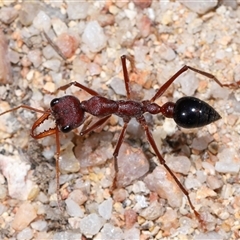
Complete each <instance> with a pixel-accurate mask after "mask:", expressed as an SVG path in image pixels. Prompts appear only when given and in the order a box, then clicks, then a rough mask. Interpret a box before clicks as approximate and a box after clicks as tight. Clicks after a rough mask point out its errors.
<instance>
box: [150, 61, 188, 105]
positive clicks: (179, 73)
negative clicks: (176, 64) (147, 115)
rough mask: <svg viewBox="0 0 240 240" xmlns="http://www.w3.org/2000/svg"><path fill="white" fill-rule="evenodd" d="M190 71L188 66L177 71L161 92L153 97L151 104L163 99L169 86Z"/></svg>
mask: <svg viewBox="0 0 240 240" xmlns="http://www.w3.org/2000/svg"><path fill="white" fill-rule="evenodd" d="M187 70H188V66H186V65H185V66H183V67H182V68H181V69H180V70H179V71H177V72H176V73H175V74H174V75H173V76H172V77H171V78H170V79H169V80H168V81H167V82H165V83H164V84H163V85H162V86H161V87H160V88H159V90H158V91H157V92H156V94H155V95H154V96H153V98H152V99H151V100H150V102H154V101H155V100H156V99H158V98H159V97H161V96H162V95H163V93H164V92H165V91H166V90H167V89H168V88H169V86H170V85H171V84H172V83H173V82H174V81H175V80H176V79H177V78H178V77H179V76H180V75H181V74H182V73H184V72H186V71H187Z"/></svg>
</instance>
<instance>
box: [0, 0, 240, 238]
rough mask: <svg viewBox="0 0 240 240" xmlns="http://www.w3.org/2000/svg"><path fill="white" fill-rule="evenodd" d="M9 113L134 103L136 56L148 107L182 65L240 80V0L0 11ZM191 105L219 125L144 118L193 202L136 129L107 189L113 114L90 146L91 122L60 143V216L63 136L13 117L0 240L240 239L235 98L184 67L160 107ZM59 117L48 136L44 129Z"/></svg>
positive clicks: (28, 5)
mask: <svg viewBox="0 0 240 240" xmlns="http://www.w3.org/2000/svg"><path fill="white" fill-rule="evenodd" d="M0 6H1V8H0V26H1V31H0V39H1V40H0V59H1V60H0V96H1V101H0V113H1V112H3V111H6V110H8V109H10V108H13V107H16V106H19V105H21V104H24V105H28V106H31V107H33V108H36V109H39V110H43V109H48V108H49V103H50V101H51V100H52V99H53V98H55V97H56V96H58V97H60V96H63V95H64V94H69V95H75V96H76V97H77V98H79V99H80V101H83V100H86V99H89V98H90V95H89V94H87V93H86V92H84V91H81V90H79V89H78V88H76V87H74V86H72V87H71V88H69V89H67V90H66V91H65V92H64V91H58V92H55V91H56V89H57V88H59V87H60V86H63V85H65V84H67V83H69V82H71V81H78V82H80V83H81V84H84V85H85V86H88V87H91V88H92V89H94V90H95V91H97V92H99V93H100V94H101V95H103V96H107V97H108V98H111V99H114V100H117V99H125V96H126V92H125V87H124V82H123V75H122V66H121V60H120V56H121V55H123V54H128V55H132V56H134V58H135V65H136V69H135V70H134V71H131V70H130V64H128V67H129V77H130V85H131V87H132V92H131V96H132V98H134V99H136V100H140V101H141V100H143V99H151V97H153V95H154V93H155V92H156V90H157V89H159V86H161V85H163V84H164V83H165V82H166V81H167V80H168V79H169V78H170V77H171V76H173V75H174V74H175V73H176V72H177V71H178V70H179V69H180V68H181V67H182V66H183V65H185V64H186V65H189V66H192V67H194V68H198V69H201V70H203V71H206V72H209V73H211V74H213V75H214V76H216V77H217V78H218V79H219V81H220V82H221V83H234V82H236V81H239V77H240V67H239V66H240V65H239V62H240V52H239V33H238V32H239V31H238V29H239V12H240V5H239V1H235V0H232V1H217V0H216V1H207V0H201V1H194V3H193V1H192V2H191V1H180V0H179V1H177V0H175V1H152V0H145V1H135V0H134V1H129V2H126V1H125V2H124V1H116V2H111V1H106V2H105V1H94V2H93V1H81V3H80V2H72V1H44V2H29V1H28V2H23V3H20V2H13V1H1V3H0ZM185 95H191V96H195V97H198V98H200V99H202V100H204V101H207V102H208V103H209V104H210V105H211V106H213V107H214V108H215V109H216V110H217V111H218V112H219V114H220V115H221V117H222V119H220V120H219V121H217V122H215V123H212V124H210V125H208V126H206V127H203V128H199V129H190V130H189V129H180V128H179V127H178V126H176V124H175V123H174V122H173V120H172V119H164V118H163V117H162V116H161V115H160V114H159V115H158V116H149V115H146V120H147V122H148V124H149V126H150V128H151V129H152V133H153V137H154V139H155V141H156V144H157V147H158V149H159V150H160V152H161V154H162V156H163V157H164V159H166V163H167V164H168V166H169V167H170V168H171V169H172V170H173V171H174V172H175V174H176V176H177V177H178V179H179V180H180V182H182V184H183V185H184V186H185V188H186V189H187V190H188V192H189V197H190V199H191V201H192V202H193V205H194V206H195V208H196V210H197V211H198V212H199V213H200V214H201V216H202V217H203V218H204V222H205V229H203V227H202V226H201V225H200V223H199V222H198V220H197V219H196V218H195V216H194V213H193V212H192V211H191V208H190V206H189V203H188V201H187V199H186V197H185V196H184V194H183V193H182V191H181V190H180V189H179V187H178V186H177V185H176V183H175V182H174V181H173V179H172V178H171V177H170V176H169V174H168V173H167V172H166V169H165V168H164V167H163V166H159V160H158V159H157V158H156V156H155V154H154V152H153V149H152V148H151V147H150V146H149V144H148V143H147V141H146V137H145V135H144V131H143V130H142V129H141V128H140V127H139V126H138V125H137V122H136V121H131V122H130V124H129V128H128V129H127V131H126V132H127V134H126V137H125V141H124V143H123V145H122V148H121V149H120V152H119V158H118V162H119V175H118V176H117V180H118V182H117V183H118V188H117V189H115V190H114V189H112V188H111V186H112V181H113V177H114V166H113V157H112V154H113V151H114V147H115V146H116V143H117V140H118V137H119V134H120V131H121V128H122V125H123V121H122V119H119V118H117V117H116V116H113V117H111V118H110V119H109V121H108V122H106V123H105V124H103V126H101V127H100V128H99V129H97V130H96V131H94V132H93V133H91V134H89V135H87V136H84V137H81V136H80V134H79V133H80V132H81V130H82V129H84V128H86V127H87V124H89V123H90V122H95V121H96V119H95V118H93V117H89V116H86V121H85V122H86V125H83V126H81V127H80V128H79V129H76V130H74V131H72V132H71V133H69V134H60V141H61V158H60V171H61V174H60V175H61V176H60V184H61V185H60V189H59V192H60V196H61V199H62V200H61V201H60V206H58V203H57V186H56V179H55V176H56V175H55V174H56V172H55V158H56V154H55V153H56V140H55V138H54V136H49V137H46V138H44V139H39V140H33V139H32V138H31V136H30V130H31V127H32V124H33V123H34V121H35V120H36V119H37V118H38V117H40V115H41V114H39V113H36V114H35V113H32V112H30V111H28V110H26V109H25V110H23V109H18V110H16V111H14V112H12V113H9V114H6V115H3V116H0V134H1V138H0V199H1V203H0V229H1V231H0V238H1V239H4V240H5V239H19V240H20V239H29V240H30V239H86V238H89V239H134V240H135V239H141V240H143V239H195V240H200V239H223V240H225V239H238V238H239V236H240V233H239V228H240V224H239V218H240V217H239V207H240V204H239V202H240V184H239V169H240V158H239V153H240V150H239V137H240V136H239V134H240V120H239V119H240V118H239V115H240V104H239V101H240V90H239V89H235V90H232V89H228V88H221V87H220V86H218V85H217V84H216V83H215V82H214V81H213V80H211V79H208V78H207V77H205V76H202V75H200V74H197V73H195V72H191V71H187V72H186V73H185V74H183V75H182V76H181V77H179V79H177V80H176V81H175V82H174V83H173V84H172V85H171V86H170V87H169V89H168V90H167V91H166V92H165V93H164V94H163V96H161V97H160V98H159V99H157V100H156V103H157V104H159V105H160V106H162V105H163V104H164V103H165V102H167V101H173V102H175V101H176V100H177V99H179V98H180V97H182V96H185ZM53 126H54V121H53V119H51V118H49V120H48V121H46V123H44V124H42V125H41V126H39V129H38V131H39V132H41V131H44V129H45V130H46V129H49V128H51V127H53Z"/></svg>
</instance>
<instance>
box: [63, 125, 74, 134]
mask: <svg viewBox="0 0 240 240" xmlns="http://www.w3.org/2000/svg"><path fill="white" fill-rule="evenodd" d="M60 130H61V132H63V133H68V132H70V131H71V130H72V128H71V127H70V126H69V125H67V126H64V127H61V129H60Z"/></svg>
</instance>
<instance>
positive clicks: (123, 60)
mask: <svg viewBox="0 0 240 240" xmlns="http://www.w3.org/2000/svg"><path fill="white" fill-rule="evenodd" d="M126 59H127V60H128V61H129V62H130V64H131V69H132V70H133V69H136V67H135V63H134V58H133V57H131V56H127V55H122V56H121V61H122V68H123V77H124V83H125V89H126V92H127V99H130V87H129V76H128V70H127V64H126Z"/></svg>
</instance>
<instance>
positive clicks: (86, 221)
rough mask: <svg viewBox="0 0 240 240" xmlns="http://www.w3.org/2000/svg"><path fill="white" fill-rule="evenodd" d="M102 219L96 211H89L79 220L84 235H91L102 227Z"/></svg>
mask: <svg viewBox="0 0 240 240" xmlns="http://www.w3.org/2000/svg"><path fill="white" fill-rule="evenodd" d="M103 224H104V220H103V219H102V218H101V217H99V216H98V215H97V214H96V213H91V214H89V215H88V216H87V217H84V218H83V219H82V220H81V222H80V230H81V232H82V233H83V234H84V235H85V236H93V235H95V234H97V233H98V231H99V230H100V229H101V228H102V226H103Z"/></svg>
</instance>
